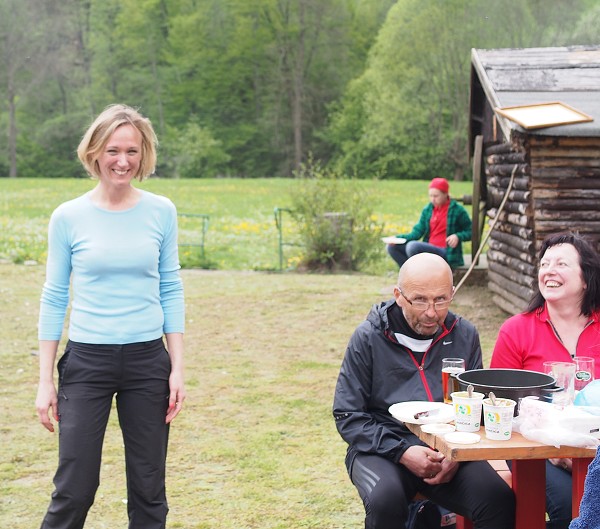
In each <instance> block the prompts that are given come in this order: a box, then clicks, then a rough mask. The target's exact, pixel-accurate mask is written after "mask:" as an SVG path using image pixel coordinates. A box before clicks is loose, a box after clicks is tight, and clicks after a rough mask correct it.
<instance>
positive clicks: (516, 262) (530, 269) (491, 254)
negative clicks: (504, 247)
mask: <svg viewBox="0 0 600 529" xmlns="http://www.w3.org/2000/svg"><path fill="white" fill-rule="evenodd" d="M487 258H488V262H489V261H490V260H491V261H494V262H496V263H500V264H501V265H504V266H506V267H507V268H510V269H511V270H517V271H519V272H521V273H522V274H525V275H527V276H529V277H535V275H536V269H535V266H534V265H532V264H530V263H526V262H525V261H521V259H518V258H516V257H511V256H509V255H506V254H505V253H504V252H502V251H497V250H492V249H490V250H488V252H487Z"/></svg>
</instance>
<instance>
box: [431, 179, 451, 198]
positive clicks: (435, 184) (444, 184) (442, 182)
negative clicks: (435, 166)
mask: <svg viewBox="0 0 600 529" xmlns="http://www.w3.org/2000/svg"><path fill="white" fill-rule="evenodd" d="M429 189H439V190H440V191H441V192H442V193H446V195H447V194H448V190H449V189H450V185H449V184H448V180H446V179H445V178H439V177H437V178H434V179H433V180H432V181H431V183H430V184H429Z"/></svg>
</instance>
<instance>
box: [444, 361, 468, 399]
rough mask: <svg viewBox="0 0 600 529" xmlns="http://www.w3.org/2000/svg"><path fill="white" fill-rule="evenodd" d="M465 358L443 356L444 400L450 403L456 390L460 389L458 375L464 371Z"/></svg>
mask: <svg viewBox="0 0 600 529" xmlns="http://www.w3.org/2000/svg"><path fill="white" fill-rule="evenodd" d="M464 370H465V360H464V358H442V391H443V392H444V402H445V403H446V404H450V403H451V402H452V397H451V396H450V395H451V394H452V393H454V392H455V391H458V390H459V385H458V381H457V380H456V375H459V374H460V373H462V372H464Z"/></svg>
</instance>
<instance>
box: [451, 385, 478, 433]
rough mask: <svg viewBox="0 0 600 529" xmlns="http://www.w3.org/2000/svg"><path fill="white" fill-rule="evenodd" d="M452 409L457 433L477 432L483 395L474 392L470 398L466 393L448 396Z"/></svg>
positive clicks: (459, 392) (455, 393)
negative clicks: (450, 399)
mask: <svg viewBox="0 0 600 529" xmlns="http://www.w3.org/2000/svg"><path fill="white" fill-rule="evenodd" d="M450 396H451V397H452V406H453V407H454V425H455V426H456V430H457V431H458V432H478V431H479V428H481V407H482V403H483V397H485V395H484V394H483V393H478V392H477V391H474V392H473V394H472V397H471V398H469V394H468V393H467V392H466V391H455V392H454V393H452V394H451V395H450Z"/></svg>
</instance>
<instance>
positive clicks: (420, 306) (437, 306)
mask: <svg viewBox="0 0 600 529" xmlns="http://www.w3.org/2000/svg"><path fill="white" fill-rule="evenodd" d="M398 292H400V294H402V297H403V298H404V299H405V300H406V301H408V303H409V304H410V305H412V307H413V308H414V309H416V310H422V311H426V310H428V309H429V307H430V306H431V305H433V310H435V311H438V310H445V309H447V308H448V307H449V306H450V303H452V298H450V299H445V300H443V301H434V302H433V303H431V302H430V301H420V300H415V301H411V300H410V299H408V298H407V297H406V296H405V295H404V292H402V290H400V289H398Z"/></svg>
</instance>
